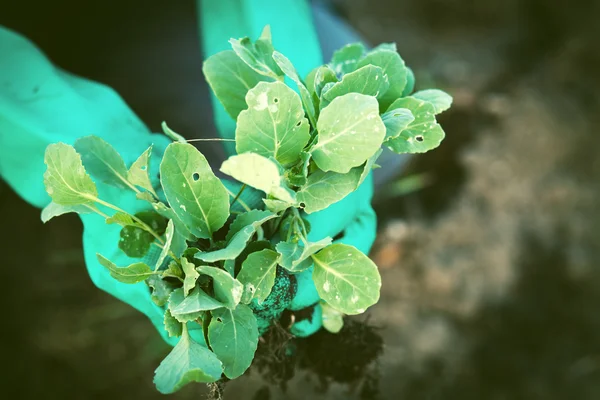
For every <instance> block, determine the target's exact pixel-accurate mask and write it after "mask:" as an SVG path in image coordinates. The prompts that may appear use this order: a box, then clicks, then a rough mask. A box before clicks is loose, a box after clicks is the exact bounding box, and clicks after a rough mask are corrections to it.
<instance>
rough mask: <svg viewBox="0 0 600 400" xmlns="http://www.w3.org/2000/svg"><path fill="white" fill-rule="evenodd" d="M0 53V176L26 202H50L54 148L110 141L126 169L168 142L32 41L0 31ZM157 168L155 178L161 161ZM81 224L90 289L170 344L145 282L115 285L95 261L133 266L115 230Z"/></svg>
mask: <svg viewBox="0 0 600 400" xmlns="http://www.w3.org/2000/svg"><path fill="white" fill-rule="evenodd" d="M0 55H1V56H0V86H1V87H2V88H3V89H2V91H0V176H2V178H4V179H5V180H6V182H7V183H8V184H9V185H10V186H11V187H12V188H13V189H14V190H15V191H16V192H17V193H18V194H19V195H20V196H21V197H23V198H24V199H25V200H26V201H27V202H29V203H30V204H32V205H34V206H36V207H44V206H46V205H47V204H48V203H49V202H50V197H49V196H48V195H47V194H46V191H45V188H44V183H43V179H42V177H43V174H44V171H45V169H46V166H45V165H44V152H45V150H46V147H47V146H48V145H49V144H51V143H56V142H65V143H70V144H72V143H73V142H75V140H76V139H77V138H78V137H81V136H86V135H90V134H94V135H97V136H100V137H102V138H104V139H105V140H106V141H108V142H110V143H111V144H112V145H113V146H114V147H115V148H116V149H117V151H118V152H119V153H120V154H121V155H122V156H123V158H124V159H125V162H126V163H127V164H131V163H132V162H133V161H135V159H136V158H137V157H138V156H139V155H140V154H141V153H142V152H143V151H144V150H145V149H146V148H148V146H150V144H152V143H154V145H155V146H154V153H155V155H156V156H157V157H156V159H157V160H158V159H159V158H158V157H160V155H161V154H162V152H163V151H164V147H165V146H166V145H167V144H168V143H169V140H168V139H167V138H166V137H165V136H163V135H153V134H151V133H150V132H149V131H148V129H147V128H146V127H145V126H144V124H143V123H142V122H141V121H140V120H139V119H138V117H137V116H136V115H135V114H134V113H133V112H132V111H131V110H130V109H129V108H128V107H127V105H126V104H125V103H124V102H123V100H122V99H121V98H120V97H119V95H118V94H117V93H115V92H114V91H113V90H112V89H110V88H109V87H107V86H104V85H101V84H98V83H95V82H91V81H88V80H85V79H82V78H79V77H75V76H73V75H70V74H69V73H67V72H64V71H61V70H60V69H58V68H56V67H55V66H53V65H52V64H51V63H50V62H49V61H48V59H47V58H46V57H45V56H44V54H42V53H41V52H40V51H39V50H38V49H37V48H36V47H35V45H33V44H32V43H31V42H30V41H28V40H27V39H25V38H24V37H22V36H20V35H19V34H17V33H15V32H12V31H10V30H8V29H5V28H2V27H0ZM154 168H155V169H156V173H155V174H153V175H157V174H158V163H154ZM97 186H98V192H99V195H100V197H101V198H103V199H106V200H108V201H110V202H112V203H113V204H117V205H118V206H120V207H121V208H123V209H125V210H127V211H129V212H137V211H139V210H141V209H143V208H147V204H144V202H142V201H139V200H136V199H135V196H134V195H133V193H131V195H130V194H128V193H124V192H123V191H122V190H119V189H117V188H113V187H110V186H107V185H103V184H101V183H98V185H97ZM81 219H82V221H83V225H84V232H83V248H84V255H85V262H86V266H87V269H88V272H89V274H90V277H91V279H92V281H93V282H94V284H95V285H96V286H98V287H99V288H101V289H103V290H105V291H107V292H108V293H110V294H112V295H113V296H115V297H117V298H118V299H120V300H122V301H124V302H126V303H129V304H131V305H132V306H133V307H135V308H136V309H137V310H139V311H141V312H142V313H144V314H146V315H147V316H148V317H149V318H150V320H151V321H152V323H153V324H154V325H155V326H156V327H157V328H158V330H159V332H161V334H162V335H163V337H164V338H165V340H167V341H169V338H168V337H167V335H166V332H165V330H164V328H163V310H162V309H160V308H159V307H157V306H156V305H155V304H154V303H153V302H152V300H151V298H150V292H149V290H148V287H147V286H146V284H145V283H143V282H142V283H139V284H135V285H128V284H123V283H120V282H118V281H117V280H115V279H114V278H112V277H111V276H110V274H109V273H108V271H107V270H106V269H105V268H104V267H102V266H101V265H100V264H99V263H98V261H97V260H96V253H100V254H102V255H104V256H105V257H107V258H108V259H110V260H112V261H113V262H115V263H117V264H118V265H128V264H130V263H131V262H133V261H134V260H133V259H130V258H129V257H127V256H126V255H125V254H124V253H123V252H122V251H121V250H119V249H118V248H117V246H116V244H117V243H118V241H119V232H120V227H119V226H117V225H107V224H106V223H105V221H104V219H103V218H102V217H101V216H99V215H95V214H86V215H83V216H82V218H81ZM137 261H139V260H137ZM170 342H173V341H172V340H170Z"/></svg>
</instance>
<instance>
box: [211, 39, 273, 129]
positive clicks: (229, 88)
mask: <svg viewBox="0 0 600 400" xmlns="http://www.w3.org/2000/svg"><path fill="white" fill-rule="evenodd" d="M202 72H203V73H204V76H205V77H206V81H207V82H208V84H209V85H210V88H211V89H212V91H213V93H214V95H215V97H216V98H217V99H218V100H219V101H220V102H221V104H222V105H223V107H224V108H225V111H227V113H228V114H229V115H230V116H231V118H233V119H236V118H237V117H238V115H239V113H240V112H241V111H242V110H245V109H246V108H247V105H246V93H248V90H250V89H252V88H253V87H254V86H256V85H257V84H258V83H259V82H262V81H267V82H270V81H272V79H271V78H268V77H266V76H263V75H261V74H259V73H257V72H256V71H254V70H253V69H252V68H250V67H249V66H247V65H246V63H245V62H243V61H242V60H241V59H240V58H239V57H238V56H237V55H236V54H235V53H234V52H233V51H232V50H226V51H222V52H220V53H217V54H215V55H213V56H210V57H209V58H208V59H207V60H206V61H204V65H203V66H202Z"/></svg>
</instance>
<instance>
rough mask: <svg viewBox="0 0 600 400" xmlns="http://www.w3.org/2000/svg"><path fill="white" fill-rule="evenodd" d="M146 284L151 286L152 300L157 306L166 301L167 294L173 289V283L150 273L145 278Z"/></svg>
mask: <svg viewBox="0 0 600 400" xmlns="http://www.w3.org/2000/svg"><path fill="white" fill-rule="evenodd" d="M146 284H148V286H149V287H150V288H152V295H151V298H152V301H153V302H154V304H156V305H157V306H159V307H164V306H165V305H166V304H167V303H168V301H169V296H170V295H171V293H172V292H173V290H174V287H173V285H171V284H170V283H169V282H167V281H165V280H164V279H162V278H161V277H160V276H158V275H152V276H150V277H149V278H148V279H146Z"/></svg>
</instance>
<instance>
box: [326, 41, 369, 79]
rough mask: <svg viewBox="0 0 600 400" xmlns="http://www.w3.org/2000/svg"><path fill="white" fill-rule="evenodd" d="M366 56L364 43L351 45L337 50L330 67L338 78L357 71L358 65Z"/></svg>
mask: <svg viewBox="0 0 600 400" xmlns="http://www.w3.org/2000/svg"><path fill="white" fill-rule="evenodd" d="M364 54H365V46H364V45H363V44H362V43H350V44H347V45H345V46H344V47H342V48H341V49H339V50H336V51H335V52H334V53H333V56H332V57H331V61H330V62H329V66H330V67H331V69H332V70H333V71H334V72H335V73H336V75H337V76H342V75H343V74H347V73H349V72H352V71H354V70H355V69H356V64H357V63H358V61H359V60H360V59H361V58H362V56H363V55H364Z"/></svg>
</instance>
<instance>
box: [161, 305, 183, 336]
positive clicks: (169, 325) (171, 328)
mask: <svg viewBox="0 0 600 400" xmlns="http://www.w3.org/2000/svg"><path fill="white" fill-rule="evenodd" d="M164 324H165V330H166V331H167V333H168V334H169V337H179V336H181V334H182V333H183V324H182V323H181V322H179V321H177V320H176V319H175V317H173V316H172V315H171V311H169V310H166V311H165V318H164Z"/></svg>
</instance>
